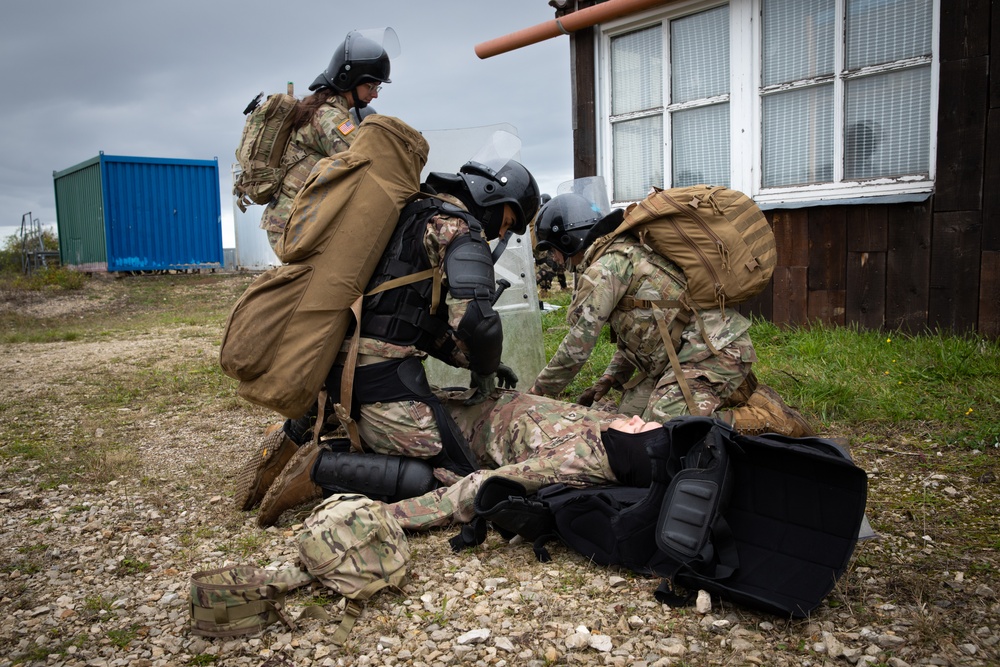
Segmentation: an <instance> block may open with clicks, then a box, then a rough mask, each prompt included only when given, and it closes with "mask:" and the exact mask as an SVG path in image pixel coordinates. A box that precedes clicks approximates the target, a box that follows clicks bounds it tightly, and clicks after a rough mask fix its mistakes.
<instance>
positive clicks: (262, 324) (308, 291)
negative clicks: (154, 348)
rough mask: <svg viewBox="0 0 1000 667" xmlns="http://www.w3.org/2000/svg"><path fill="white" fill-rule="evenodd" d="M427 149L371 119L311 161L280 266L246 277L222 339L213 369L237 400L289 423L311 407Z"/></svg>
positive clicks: (411, 135) (389, 122) (408, 133)
mask: <svg viewBox="0 0 1000 667" xmlns="http://www.w3.org/2000/svg"><path fill="white" fill-rule="evenodd" d="M427 152H428V145H427V141H426V140H425V139H424V138H423V137H422V136H421V135H420V133H419V132H417V131H416V130H415V129H413V128H412V127H410V126H409V125H407V124H405V123H404V122H403V121H401V120H399V119H398V118H394V117H392V116H384V115H381V114H374V115H371V116H368V117H367V118H365V120H364V122H362V123H361V125H360V126H359V127H358V130H357V135H356V137H355V140H354V142H353V143H352V144H351V147H350V149H348V150H346V151H343V152H340V153H337V154H335V155H333V156H331V157H328V158H324V159H322V160H320V161H319V162H318V163H317V165H316V167H315V168H314V169H313V170H312V173H311V174H310V176H309V179H308V180H307V181H306V184H305V186H304V187H303V188H302V190H301V191H299V194H298V195H297V196H296V198H295V203H294V205H293V208H292V212H291V216H290V218H289V221H288V225H287V226H286V227H285V230H284V233H283V235H282V237H281V239H280V240H279V242H278V243H277V245H276V247H275V251H276V252H277V254H278V257H279V258H280V259H281V260H282V261H284V262H287V264H286V265H284V266H278V267H275V268H272V269H269V270H267V271H265V272H264V273H262V274H261V275H260V276H258V277H257V279H256V280H254V281H253V283H252V284H251V285H250V287H248V288H247V290H246V291H245V292H244V293H243V295H242V296H241V297H240V298H239V300H237V302H236V304H235V306H234V307H233V310H232V312H231V313H230V314H229V319H228V321H227V322H226V328H225V331H224V332H223V334H222V345H221V348H220V351H219V363H220V365H221V366H222V370H223V372H225V373H226V374H227V375H229V376H230V377H232V378H235V379H237V380H239V381H240V384H239V387H238V389H237V391H238V393H239V395H240V396H242V397H243V398H245V399H246V400H248V401H250V402H251V403H255V404H257V405H262V406H264V407H267V408H270V409H272V410H274V411H276V412H279V413H281V414H282V415H284V416H286V417H289V418H292V419H296V418H298V417H301V416H302V415H304V414H305V413H306V412H307V411H308V410H309V408H310V407H312V405H313V404H314V403H316V400H317V398H318V396H319V392H320V389H321V387H322V386H323V383H324V381H325V380H326V376H327V373H328V372H329V370H330V368H331V367H332V366H333V362H334V360H335V359H336V357H337V354H338V352H339V351H340V347H341V344H342V343H343V341H344V339H345V337H346V335H347V331H348V329H349V328H350V325H351V323H352V322H353V321H354V320H355V318H356V317H358V316H359V315H360V308H361V296H362V294H363V291H364V289H365V287H366V286H367V284H368V281H369V280H370V279H371V276H372V273H373V272H374V271H375V268H376V265H377V264H378V260H379V258H380V257H381V256H382V253H383V251H384V250H385V247H386V244H388V242H389V238H390V237H391V236H392V232H393V230H394V229H395V227H396V223H397V222H398V220H399V214H400V211H401V210H402V209H403V206H405V204H406V203H407V201H408V200H409V199H410V198H412V197H414V196H416V195H417V193H418V192H419V188H420V172H421V170H422V169H423V166H424V164H425V163H426V161H427ZM347 370H351V371H352V372H353V368H351V369H347ZM347 370H345V377H347V378H350V377H351V375H350V374H349V373H348V372H347ZM348 396H349V393H348ZM347 407H348V408H349V405H348V406H347ZM348 412H349V410H348Z"/></svg>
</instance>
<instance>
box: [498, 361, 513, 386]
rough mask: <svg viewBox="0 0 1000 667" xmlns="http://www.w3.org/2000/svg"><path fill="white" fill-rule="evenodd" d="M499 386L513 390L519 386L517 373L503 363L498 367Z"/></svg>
mask: <svg viewBox="0 0 1000 667" xmlns="http://www.w3.org/2000/svg"><path fill="white" fill-rule="evenodd" d="M497 385H499V386H500V387H503V388H504V389H513V388H514V387H516V386H517V373H515V372H514V369H513V368H511V367H510V366H508V365H507V364H504V363H501V364H500V366H499V367H497Z"/></svg>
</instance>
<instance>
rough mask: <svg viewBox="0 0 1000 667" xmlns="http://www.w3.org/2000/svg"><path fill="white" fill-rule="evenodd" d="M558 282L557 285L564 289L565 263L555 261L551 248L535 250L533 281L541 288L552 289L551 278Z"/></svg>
mask: <svg viewBox="0 0 1000 667" xmlns="http://www.w3.org/2000/svg"><path fill="white" fill-rule="evenodd" d="M553 279H555V280H556V281H558V283H559V287H561V288H562V289H566V265H565V264H563V263H562V262H560V261H557V259H556V257H554V256H553V253H552V251H551V250H548V249H544V248H543V249H536V250H535V282H536V283H537V284H538V288H539V289H541V290H546V291H547V290H550V289H552V280H553Z"/></svg>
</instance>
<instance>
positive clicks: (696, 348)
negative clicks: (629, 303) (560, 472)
mask: <svg viewBox="0 0 1000 667" xmlns="http://www.w3.org/2000/svg"><path fill="white" fill-rule="evenodd" d="M685 286H686V281H685V279H684V273H683V271H681V269H680V267H678V266H677V265H676V264H674V263H673V262H672V261H670V260H669V259H666V258H665V257H661V256H660V255H658V254H656V253H654V252H653V251H652V250H650V249H649V248H648V247H647V246H644V245H641V244H640V243H638V241H636V239H635V238H634V237H632V236H630V235H625V236H623V237H621V238H620V239H618V240H616V241H615V242H614V243H612V244H611V246H610V247H609V248H608V250H607V251H606V252H605V253H604V254H603V255H602V256H601V257H600V258H598V259H597V261H595V262H593V263H592V264H591V265H589V266H587V267H586V268H585V269H584V270H583V271H581V272H579V273H577V274H576V285H575V287H574V290H573V300H572V302H571V303H570V306H569V311H568V312H567V315H566V322H567V324H569V327H570V329H569V332H567V334H566V336H565V337H564V338H563V340H562V342H561V343H560V344H559V348H558V349H557V350H556V353H555V354H554V355H553V357H552V359H551V360H550V361H549V363H548V365H546V367H545V368H544V369H542V372H541V373H539V374H538V377H537V378H536V379H535V384H534V386H532V388H531V392H532V393H535V394H541V395H545V396H557V395H558V394H559V393H560V392H561V391H562V390H563V389H565V387H566V385H568V384H569V383H570V382H571V381H572V380H573V378H574V377H576V374H577V373H579V371H580V369H581V368H582V367H583V364H584V363H585V362H586V361H587V359H589V358H590V353H591V352H592V351H593V349H594V346H595V345H596V344H597V339H598V336H600V333H601V328H602V327H603V326H604V324H605V323H607V324H609V325H610V326H611V329H612V330H613V331H614V333H615V334H616V335H617V337H618V351H617V353H616V355H615V359H614V360H612V365H611V366H610V367H609V368H608V370H607V371H606V372H607V373H608V374H611V375H613V376H614V377H615V378H616V379H618V380H619V381H620V382H624V381H625V380H627V379H628V376H629V375H631V374H632V372H633V371H634V370H635V369H638V370H640V371H642V372H643V373H645V374H646V375H648V376H654V377H659V376H660V375H662V374H663V372H664V370H665V369H666V368H667V366H668V365H669V363H670V360H669V358H668V357H667V351H666V348H665V347H664V344H663V338H662V337H661V334H660V330H659V327H658V326H657V324H656V320H655V319H654V316H653V310H652V309H650V308H638V307H637V308H626V307H625V306H624V305H623V304H622V299H624V298H625V297H632V298H634V299H639V300H650V301H652V300H662V299H678V298H679V297H680V296H681V294H682V293H683V291H684V288H685ZM663 312H664V315H665V318H666V324H667V327H668V328H669V326H670V324H671V323H672V322H673V320H674V318H676V317H677V314H678V309H676V308H674V309H665V310H664V311H663ZM699 314H700V316H701V319H702V322H703V323H704V326H705V333H706V334H707V336H708V339H709V341H710V342H711V343H712V345H713V347H714V348H715V349H716V350H720V349H722V348H724V347H726V346H727V345H729V344H730V343H732V342H733V341H735V340H736V339H737V338H739V337H740V336H741V335H742V334H743V333H744V332H746V331H747V329H749V328H750V321H749V320H747V319H746V318H745V317H743V316H742V315H740V314H739V313H738V312H736V311H735V310H733V309H731V308H727V309H726V310H725V311H722V310H718V309H713V310H705V311H700V312H699ZM681 340H682V345H681V349H680V350H678V353H677V356H678V359H679V360H680V362H681V363H682V364H683V363H685V362H697V361H701V360H703V359H706V358H707V357H709V356H710V355H711V354H712V352H711V350H710V349H709V347H708V346H707V345H706V344H705V341H704V340H703V339H702V334H701V332H700V330H699V325H698V323H697V320H696V319H692V321H691V322H690V323H689V324H688V325H687V327H686V328H685V329H684V331H683V333H682V334H681Z"/></svg>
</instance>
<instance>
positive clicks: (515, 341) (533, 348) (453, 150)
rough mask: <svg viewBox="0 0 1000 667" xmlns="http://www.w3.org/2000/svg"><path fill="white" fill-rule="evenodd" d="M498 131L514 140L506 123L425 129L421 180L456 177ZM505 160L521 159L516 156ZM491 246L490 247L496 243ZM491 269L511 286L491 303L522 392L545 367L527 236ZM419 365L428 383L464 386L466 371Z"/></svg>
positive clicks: (513, 243)
mask: <svg viewBox="0 0 1000 667" xmlns="http://www.w3.org/2000/svg"><path fill="white" fill-rule="evenodd" d="M497 131H503V132H509V133H511V134H513V135H515V136H516V131H515V129H514V126H512V125H509V124H507V123H501V124H498V125H486V126H483V127H470V128H463V129H455V130H430V131H424V132H423V135H424V138H425V139H426V140H427V143H428V144H429V145H430V154H429V157H428V160H427V165H426V166H425V167H424V171H423V173H422V174H421V180H424V179H425V178H426V177H427V174H429V173H430V172H432V171H441V172H445V173H453V174H454V173H457V172H458V170H459V169H460V168H461V167H462V165H463V164H465V163H466V162H468V161H469V160H470V159H474V155H473V154H474V153H476V150H477V149H478V148H479V147H482V146H486V145H487V144H489V143H490V142H491V140H492V138H493V137H494V134H495V133H496V132H497ZM477 157H478V155H477ZM509 157H512V158H513V159H515V160H518V161H520V155H517V154H515V155H511V156H509ZM504 161H506V160H504ZM525 166H527V165H525ZM529 169H530V167H529ZM490 245H491V246H495V245H496V241H493V242H492V243H491V244H490ZM494 269H495V272H496V278H497V280H498V281H499V280H501V279H503V280H507V281H508V282H510V287H508V288H507V289H506V290H505V291H504V292H503V294H502V295H501V296H500V299H499V300H498V301H497V303H496V304H495V305H494V308H495V309H496V311H497V312H498V313H499V314H500V321H501V322H502V323H503V339H504V340H503V362H504V363H505V364H507V365H508V366H510V367H511V368H512V369H514V372H515V373H517V377H518V385H517V388H518V389H520V390H522V391H526V390H527V389H528V387H530V386H531V383H532V382H533V381H534V379H535V377H536V376H537V375H538V373H539V372H540V371H541V370H542V368H544V367H545V344H544V342H543V340H542V319H541V312H540V311H539V308H538V289H537V288H536V287H535V258H534V255H533V254H532V251H531V238H530V236H529V234H528V233H527V232H525V233H524V234H519V235H516V236H512V237H511V238H510V240H509V241H508V243H507V248H506V250H504V252H503V254H502V255H501V256H500V260H499V261H498V262H497V264H496V266H495V267H494ZM424 367H425V368H426V370H427V378H428V379H429V380H430V382H431V384H433V385H436V386H438V387H468V386H469V371H467V370H463V369H459V368H452V367H451V366H449V365H447V364H445V363H443V362H441V361H438V360H437V359H431V358H428V359H427V360H426V361H425V362H424Z"/></svg>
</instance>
